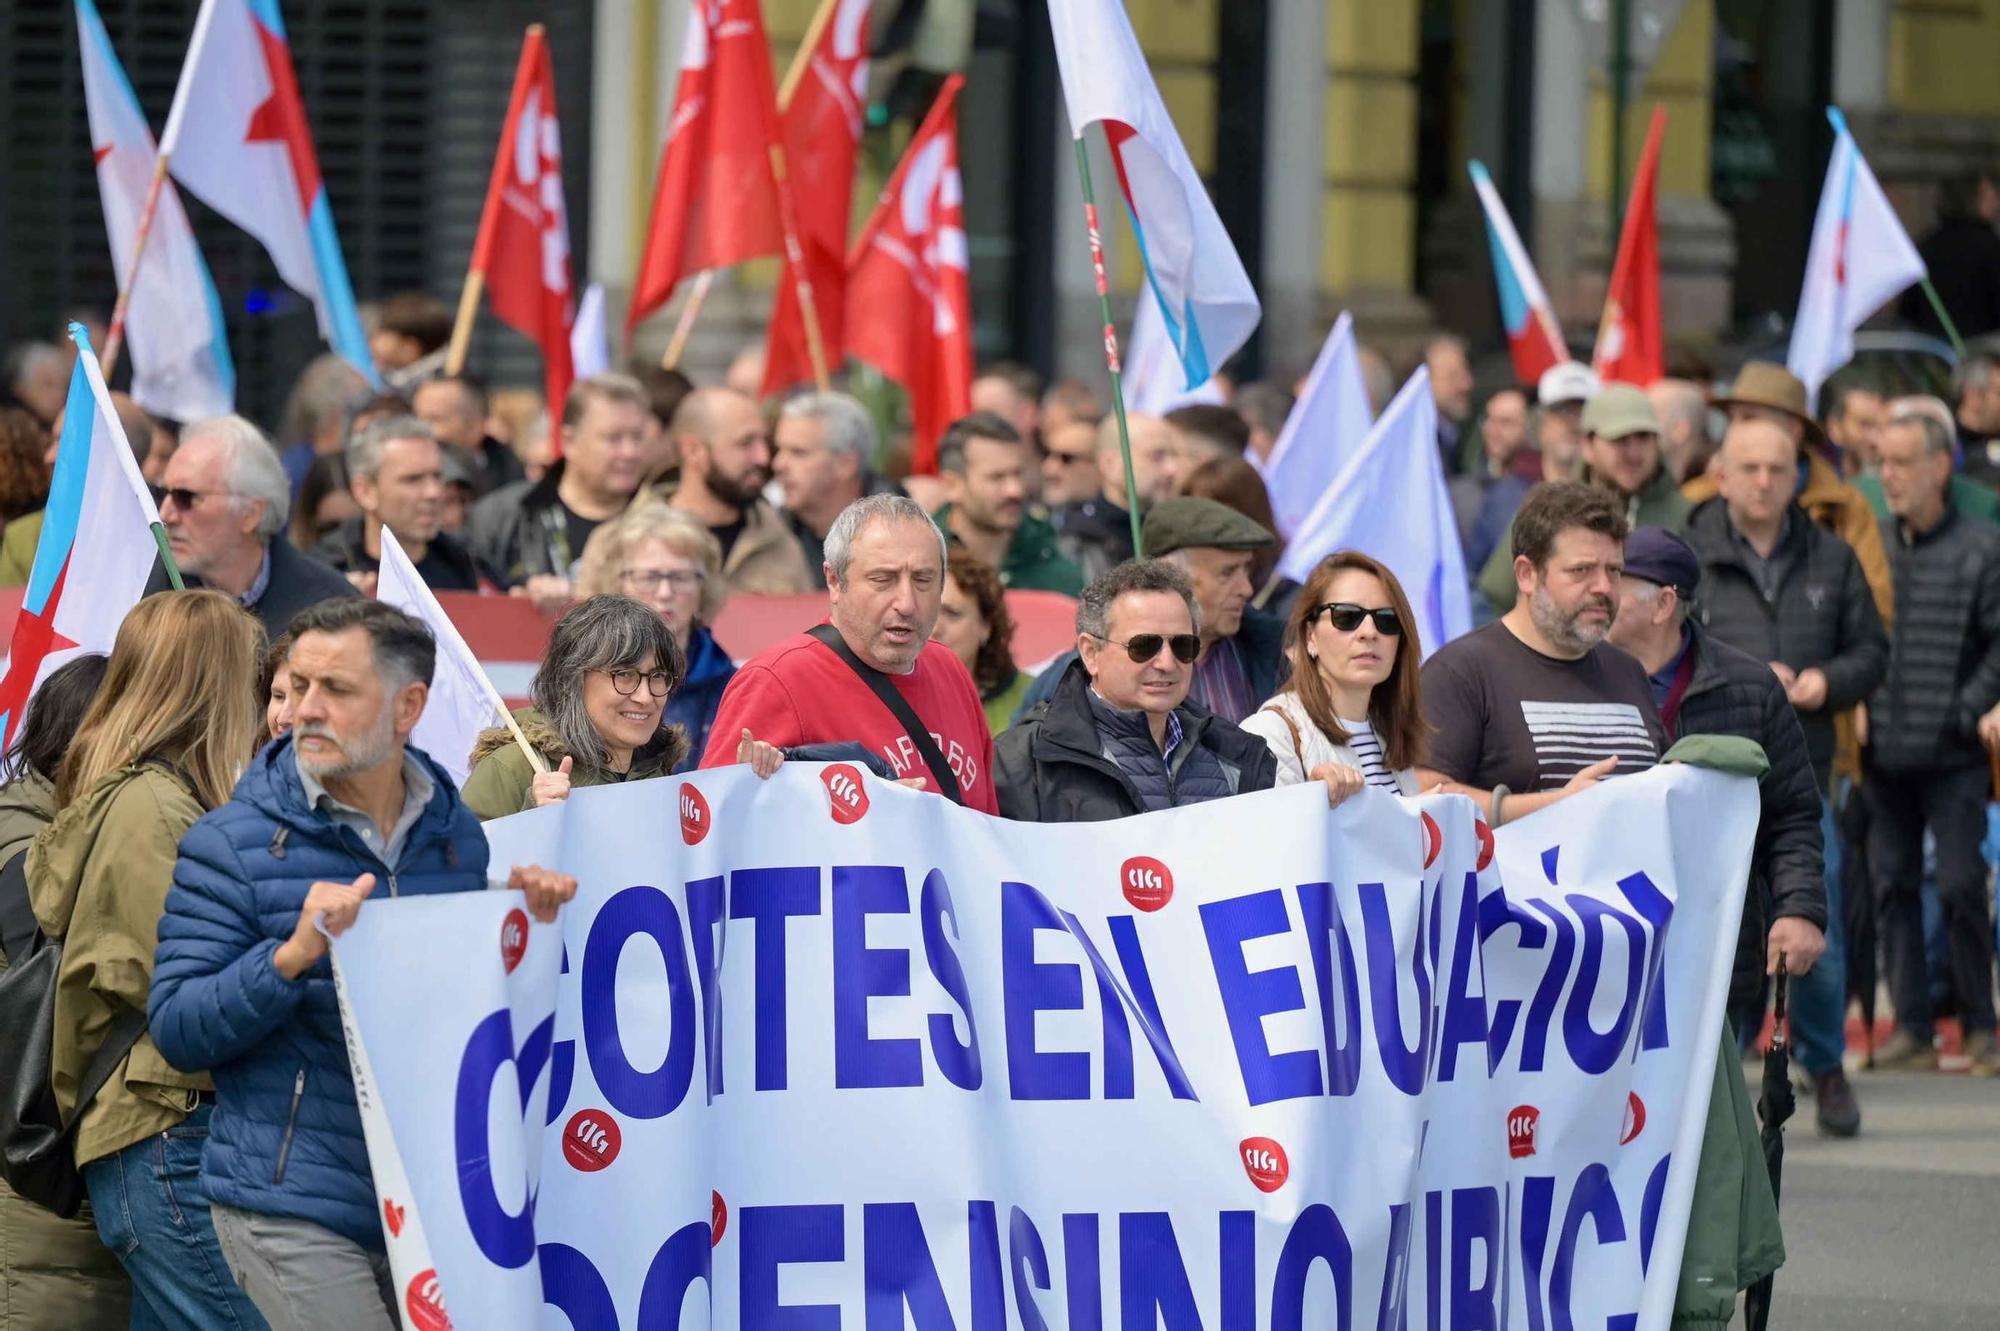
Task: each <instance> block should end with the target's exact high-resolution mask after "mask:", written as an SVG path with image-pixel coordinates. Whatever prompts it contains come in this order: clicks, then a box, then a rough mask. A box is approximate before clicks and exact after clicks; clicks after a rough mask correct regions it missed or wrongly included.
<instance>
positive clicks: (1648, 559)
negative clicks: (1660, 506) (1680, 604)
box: [1625, 527, 1701, 601]
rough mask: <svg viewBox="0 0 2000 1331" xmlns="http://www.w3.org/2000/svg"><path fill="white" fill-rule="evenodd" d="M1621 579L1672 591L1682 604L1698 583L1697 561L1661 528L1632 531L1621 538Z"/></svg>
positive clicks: (1677, 540) (1692, 553)
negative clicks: (1622, 565)
mask: <svg viewBox="0 0 2000 1331" xmlns="http://www.w3.org/2000/svg"><path fill="white" fill-rule="evenodd" d="M1625 576H1626V577H1628V578H1642V579H1644V580H1645V581H1647V582H1651V583H1657V584H1658V585H1660V586H1662V587H1672V588H1673V589H1674V590H1675V591H1676V592H1679V593H1680V596H1681V599H1682V600H1683V601H1685V600H1686V599H1687V598H1688V597H1689V596H1691V595H1693V594H1694V589H1695V586H1696V585H1697V584H1698V583H1700V581H1701V561H1700V560H1699V559H1696V558H1695V557H1694V551H1693V550H1691V549H1689V548H1688V543H1687V542H1686V541H1683V540H1682V539H1681V538H1680V537H1678V536H1676V535H1674V534H1673V533H1672V532H1670V531H1668V530H1667V529H1666V528H1665V527H1634V528H1633V529H1632V534H1631V535H1629V536H1627V537H1626V538H1625Z"/></svg>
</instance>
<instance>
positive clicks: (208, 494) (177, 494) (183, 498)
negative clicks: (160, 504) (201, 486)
mask: <svg viewBox="0 0 2000 1331" xmlns="http://www.w3.org/2000/svg"><path fill="white" fill-rule="evenodd" d="M164 493H165V496H166V499H167V502H168V503H170V504H172V505H173V506H174V507H175V508H186V509H192V508H193V507H194V506H195V505H196V504H199V503H200V502H201V501H202V500H204V499H208V498H219V499H229V498H233V497H234V496H232V495H231V494H230V492H229V491H227V490H190V489H188V488H186V487H185V486H180V485H176V486H173V487H171V488H170V489H168V490H166V491H165V492H164Z"/></svg>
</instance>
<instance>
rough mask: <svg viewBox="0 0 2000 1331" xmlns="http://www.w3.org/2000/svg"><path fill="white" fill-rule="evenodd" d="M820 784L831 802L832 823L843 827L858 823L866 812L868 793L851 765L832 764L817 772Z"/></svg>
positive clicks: (858, 774)
mask: <svg viewBox="0 0 2000 1331" xmlns="http://www.w3.org/2000/svg"><path fill="white" fill-rule="evenodd" d="M819 781H820V784H821V785H823V786H825V787H826V793H827V798H829V799H830V800H832V801H833V821H835V822H836V823H840V824H842V825H843V826H844V825H846V824H850V823H858V822H860V821H861V819H862V817H863V816H864V815H866V814H867V812H868V791H867V789H866V788H865V787H863V786H862V784H861V773H860V771H859V770H857V769H856V768H855V767H854V766H853V765H852V764H849V763H834V764H832V765H831V766H828V767H822V768H820V771H819Z"/></svg>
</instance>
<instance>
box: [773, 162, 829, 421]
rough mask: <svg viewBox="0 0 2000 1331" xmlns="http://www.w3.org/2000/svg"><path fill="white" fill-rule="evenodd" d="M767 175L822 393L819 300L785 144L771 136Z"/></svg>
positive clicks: (824, 368)
mask: <svg viewBox="0 0 2000 1331" xmlns="http://www.w3.org/2000/svg"><path fill="white" fill-rule="evenodd" d="M771 175H772V177H773V178H774V179H775V180H776V181H777V185H778V223H779V225H780V226H781V227H783V228H784V232H785V259H786V261H787V262H788V263H790V264H791V266H792V290H793V293H794V294H795V295H796V296H797V297H798V301H799V322H800V323H803V324H804V325H805V326H806V355H807V356H808V357H809V358H810V359H811V361H812V368H813V385H814V386H815V387H817V388H818V389H819V391H820V392H822V393H824V392H826V391H827V390H828V389H829V388H831V387H833V380H832V379H831V378H830V377H828V375H827V360H826V341H825V338H824V336H823V335H822V334H821V332H820V327H819V302H818V301H817V300H816V299H814V297H813V289H812V283H811V282H810V281H809V280H808V279H807V278H806V252H805V247H804V246H803V245H801V244H800V243H799V217H798V210H797V209H796V208H795V207H794V206H793V201H792V185H791V181H790V180H789V179H788V178H787V177H786V174H785V146H784V145H783V144H782V143H779V142H778V140H777V139H776V138H775V137H773V138H772V140H771Z"/></svg>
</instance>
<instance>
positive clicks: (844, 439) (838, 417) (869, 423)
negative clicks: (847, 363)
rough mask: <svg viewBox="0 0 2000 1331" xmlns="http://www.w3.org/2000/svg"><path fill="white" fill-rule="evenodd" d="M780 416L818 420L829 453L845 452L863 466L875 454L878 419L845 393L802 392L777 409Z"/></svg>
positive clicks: (785, 418)
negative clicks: (874, 419)
mask: <svg viewBox="0 0 2000 1331" xmlns="http://www.w3.org/2000/svg"><path fill="white" fill-rule="evenodd" d="M778 419H779V420H785V421H817V422H818V423H819V426H820V431H821V438H822V439H823V440H824V441H825V443H826V451H827V452H829V453H836V454H837V453H845V454H846V455H847V456H849V457H851V458H853V459H854V460H855V461H856V462H858V463H860V464H861V465H862V466H864V467H865V466H867V465H868V463H869V462H870V460H871V459H873V458H874V456H875V422H874V421H873V420H871V419H869V416H868V410H867V408H865V407H863V406H862V405H861V404H860V403H859V402H857V401H855V400H854V399H853V398H851V397H849V396H848V395H847V394H845V393H835V392H825V393H801V394H799V395H798V396H797V397H795V398H792V399H790V400H789V401H787V402H786V403H785V405H784V406H782V407H780V408H779V409H778Z"/></svg>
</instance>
